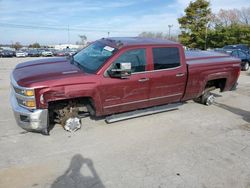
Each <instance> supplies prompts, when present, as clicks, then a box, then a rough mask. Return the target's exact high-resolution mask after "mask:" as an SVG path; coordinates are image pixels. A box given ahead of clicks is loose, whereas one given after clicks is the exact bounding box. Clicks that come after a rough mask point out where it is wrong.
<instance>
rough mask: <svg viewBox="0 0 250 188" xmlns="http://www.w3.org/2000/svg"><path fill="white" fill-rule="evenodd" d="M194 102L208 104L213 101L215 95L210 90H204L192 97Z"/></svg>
mask: <svg viewBox="0 0 250 188" xmlns="http://www.w3.org/2000/svg"><path fill="white" fill-rule="evenodd" d="M194 102H197V103H200V104H204V105H206V106H210V105H212V104H213V103H214V102H215V97H214V95H213V94H211V93H210V92H206V93H204V94H203V95H202V96H200V97H198V98H196V99H194Z"/></svg>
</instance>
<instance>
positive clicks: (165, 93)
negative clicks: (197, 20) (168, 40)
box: [148, 46, 187, 106]
mask: <svg viewBox="0 0 250 188" xmlns="http://www.w3.org/2000/svg"><path fill="white" fill-rule="evenodd" d="M181 54H184V52H183V50H182V49H181V50H180V47H171V46H169V47H157V46H156V47H152V48H151V65H152V69H153V70H152V71H150V72H149V73H148V78H149V80H150V92H149V103H150V105H152V106H153V105H160V104H167V103H172V102H177V101H180V100H181V98H182V97H183V95H184V92H185V86H186V80H187V68H186V64H185V59H184V56H181Z"/></svg>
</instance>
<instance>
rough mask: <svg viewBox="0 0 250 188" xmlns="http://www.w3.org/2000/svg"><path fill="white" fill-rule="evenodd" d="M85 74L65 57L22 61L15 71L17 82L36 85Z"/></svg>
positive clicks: (27, 85) (31, 85)
mask: <svg viewBox="0 0 250 188" xmlns="http://www.w3.org/2000/svg"><path fill="white" fill-rule="evenodd" d="M83 74H85V73H84V72H83V71H82V70H80V69H79V68H78V67H76V66H75V65H72V64H71V63H70V62H69V60H67V59H66V58H65V57H64V58H46V59H39V60H33V61H28V62H24V63H20V64H18V65H17V66H16V68H15V69H14V71H13V77H14V79H15V80H16V82H17V84H18V85H20V86H23V87H34V86H35V85H36V84H37V83H39V82H45V81H51V80H58V79H63V78H68V77H73V76H78V75H83Z"/></svg>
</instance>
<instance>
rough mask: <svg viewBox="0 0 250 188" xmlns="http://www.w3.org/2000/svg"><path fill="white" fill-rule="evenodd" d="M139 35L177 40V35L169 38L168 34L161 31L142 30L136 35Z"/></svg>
mask: <svg viewBox="0 0 250 188" xmlns="http://www.w3.org/2000/svg"><path fill="white" fill-rule="evenodd" d="M138 36H139V37H145V38H160V39H169V40H173V41H178V37H177V36H171V37H170V38H169V36H168V34H164V33H162V32H156V33H155V32H145V31H144V32H142V33H140V34H139V35H138Z"/></svg>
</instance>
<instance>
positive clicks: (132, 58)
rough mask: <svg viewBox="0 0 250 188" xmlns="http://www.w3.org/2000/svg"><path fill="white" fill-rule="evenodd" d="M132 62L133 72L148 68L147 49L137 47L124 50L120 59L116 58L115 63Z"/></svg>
mask: <svg viewBox="0 0 250 188" xmlns="http://www.w3.org/2000/svg"><path fill="white" fill-rule="evenodd" d="M128 62H130V63H131V69H132V70H131V72H132V73H133V72H143V71H145V68H146V50H145V49H135V50H128V51H126V52H124V53H123V54H122V55H121V56H120V57H118V59H116V60H115V62H114V65H115V64H117V63H128Z"/></svg>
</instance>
